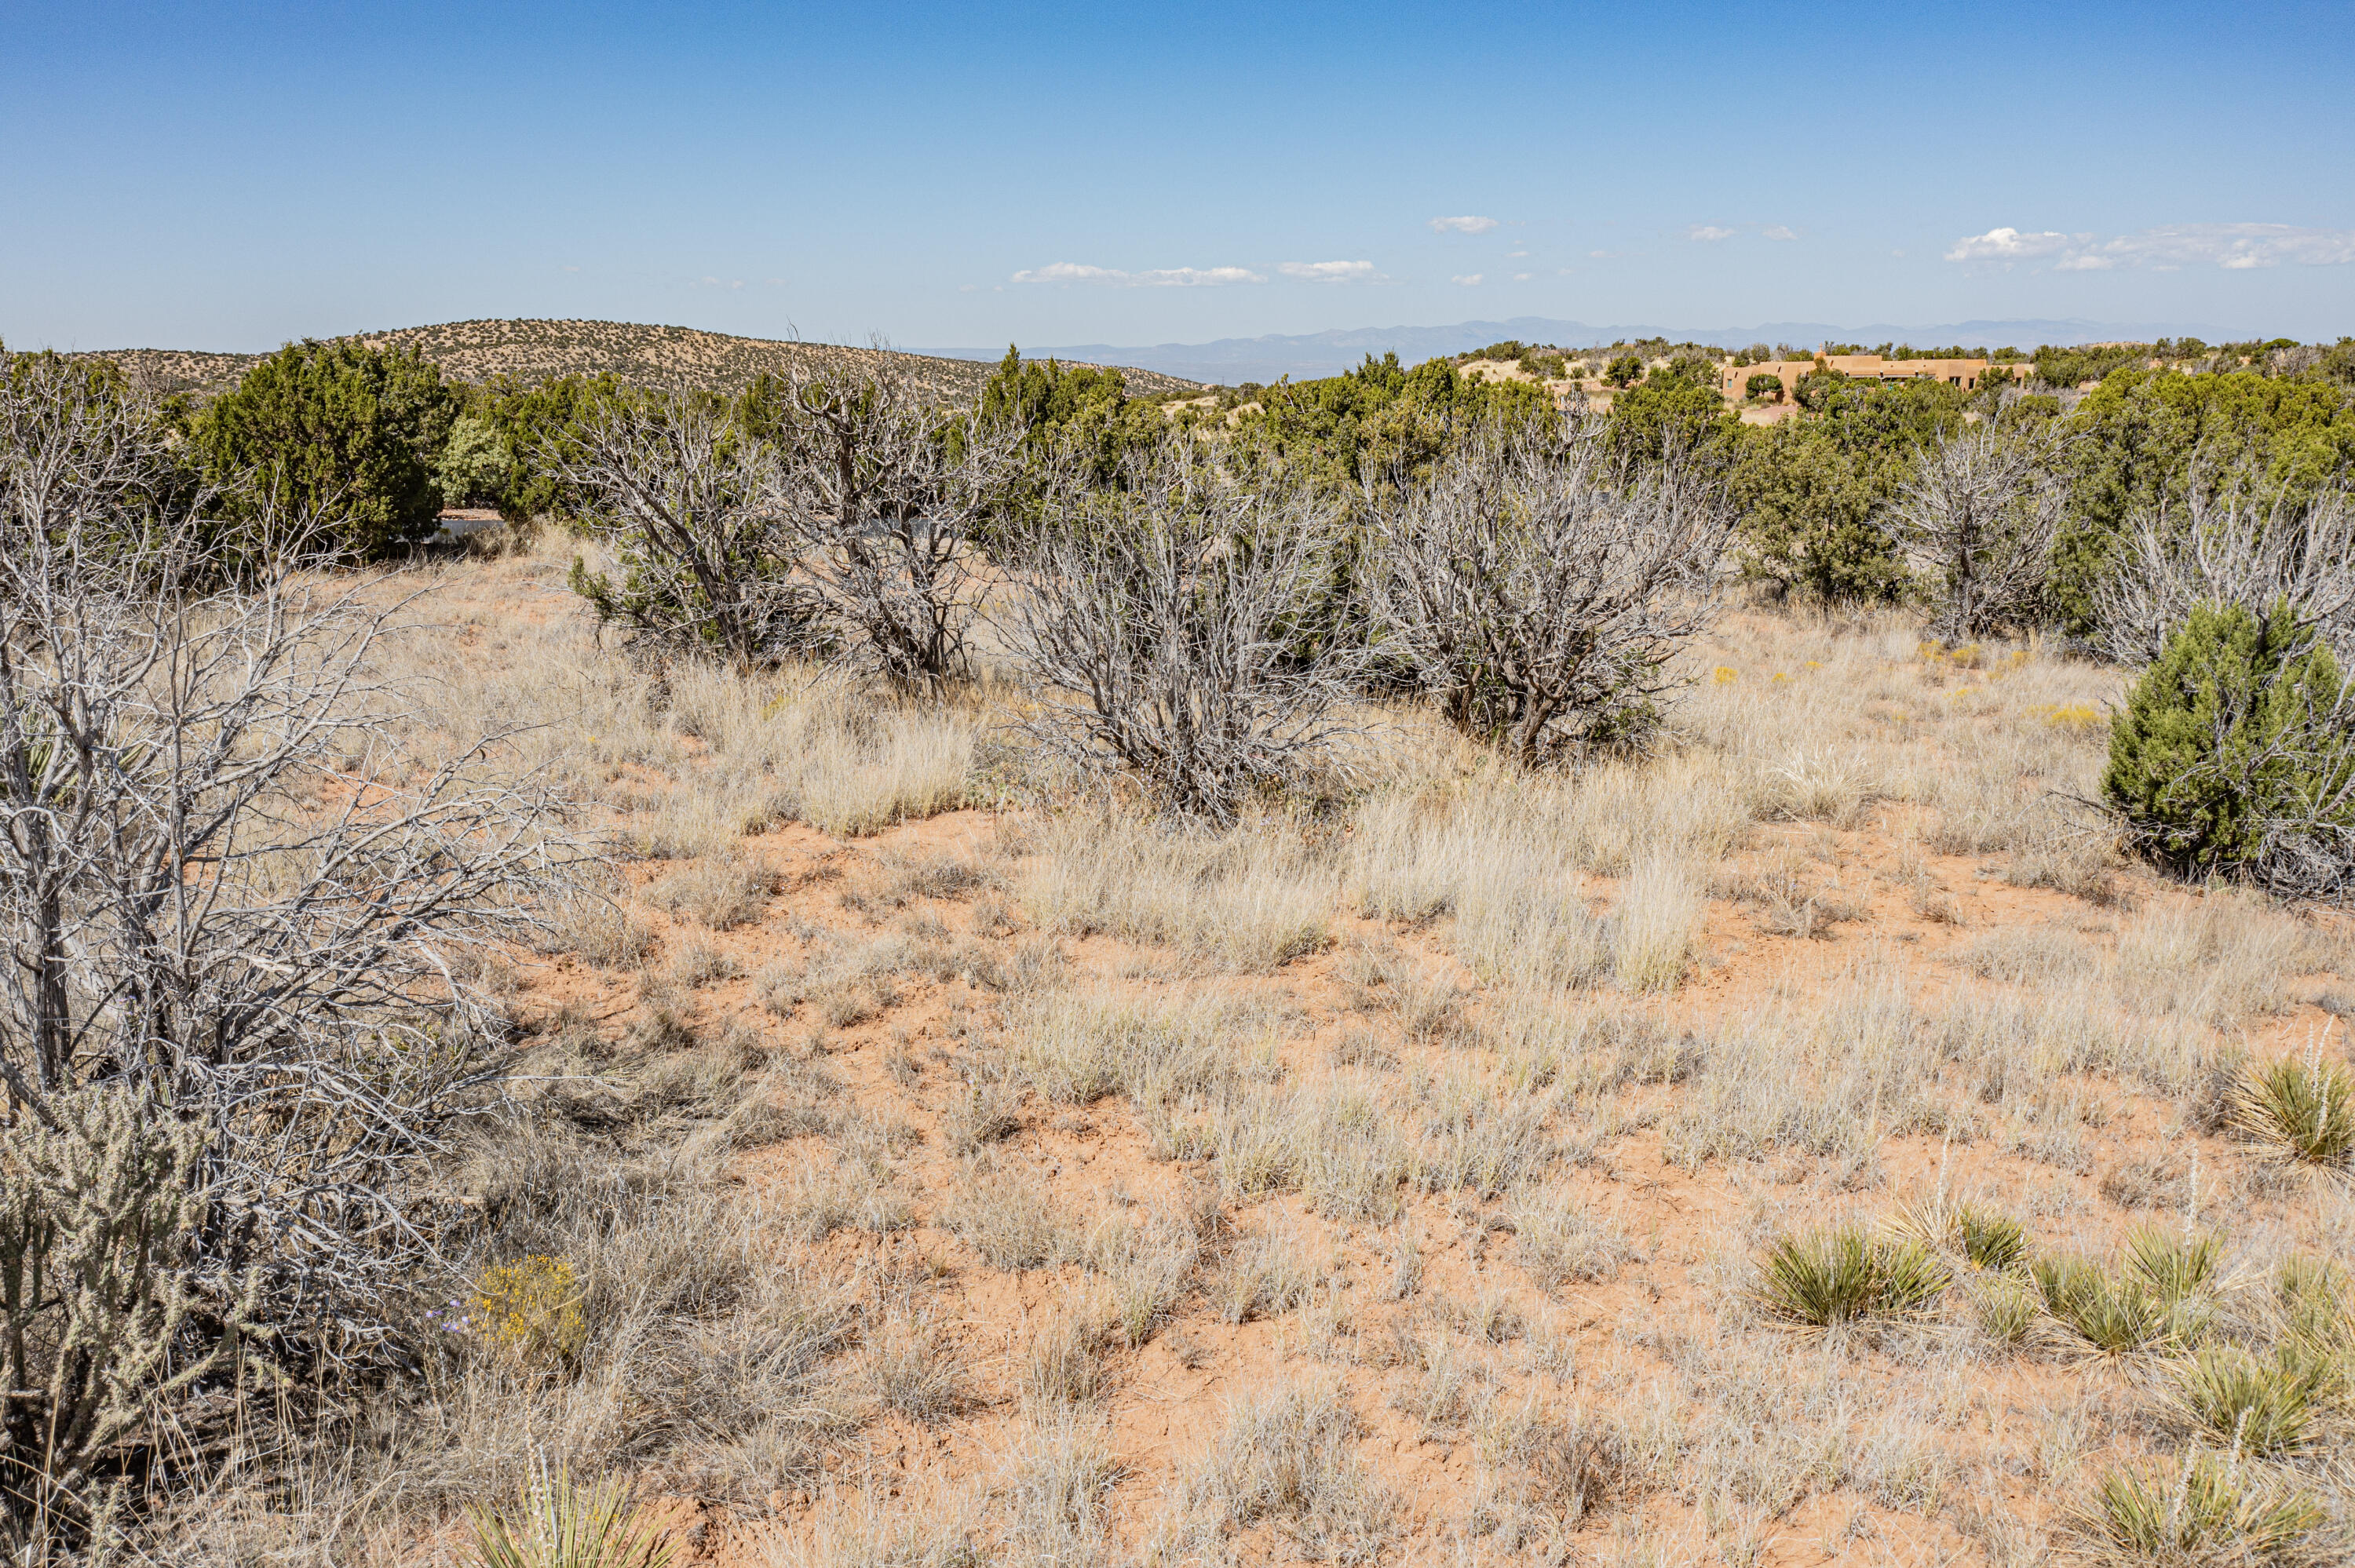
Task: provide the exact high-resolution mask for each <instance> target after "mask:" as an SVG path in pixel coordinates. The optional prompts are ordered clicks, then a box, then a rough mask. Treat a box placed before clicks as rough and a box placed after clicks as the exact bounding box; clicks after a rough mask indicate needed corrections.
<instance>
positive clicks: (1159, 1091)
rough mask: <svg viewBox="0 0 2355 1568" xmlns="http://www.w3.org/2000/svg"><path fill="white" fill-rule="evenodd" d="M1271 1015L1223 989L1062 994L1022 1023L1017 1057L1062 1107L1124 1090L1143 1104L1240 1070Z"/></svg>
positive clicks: (1179, 1096) (1207, 1085) (1205, 1087)
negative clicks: (1138, 995) (1136, 996)
mask: <svg viewBox="0 0 2355 1568" xmlns="http://www.w3.org/2000/svg"><path fill="white" fill-rule="evenodd" d="M1274 1024H1275V1021H1274V1020H1273V1018H1272V1017H1271V1016H1270V1015H1268V1014H1267V1013H1266V1012H1264V1011H1263V1009H1261V1008H1258V1007H1256V1006H1254V1005H1252V1003H1250V1002H1248V1001H1242V1000H1241V999H1239V998H1236V997H1233V996H1230V995H1226V994H1223V993H1220V992H1217V991H1193V992H1191V993H1186V994H1179V995H1175V996H1168V997H1162V998H1156V999H1154V1000H1152V1001H1113V1000H1109V999H1107V998H1104V997H1103V996H1102V995H1100V994H1082V993H1079V992H1062V993H1056V994H1051V995H1050V996H1049V997H1047V998H1045V999H1044V1000H1043V1001H1040V1002H1039V1004H1037V1005H1036V1006H1035V1007H1034V1008H1032V1009H1031V1010H1030V1012H1029V1013H1028V1017H1027V1018H1025V1019H1024V1020H1023V1021H1022V1023H1021V1025H1020V1027H1019V1029H1018V1034H1017V1039H1016V1044H1015V1047H1014V1053H1013V1059H1014V1062H1015V1064H1016V1065H1018V1067H1019V1068H1020V1069H1021V1071H1022V1073H1023V1075H1024V1076H1025V1077H1026V1078H1027V1079H1028V1081H1029V1083H1030V1086H1032V1087H1033V1088H1034V1089H1036V1090H1037V1091H1038V1092H1039V1094H1041V1095H1043V1096H1045V1097H1047V1098H1048V1099H1050V1100H1052V1101H1056V1102H1058V1103H1060V1104H1064V1105H1082V1106H1083V1105H1089V1104H1092V1103H1093V1102H1094V1101H1096V1100H1100V1099H1102V1098H1103V1097H1105V1096H1106V1095H1114V1094H1117V1095H1121V1096H1123V1097H1125V1098H1126V1099H1127V1100H1128V1101H1129V1103H1130V1104H1131V1105H1132V1106H1133V1107H1135V1108H1137V1109H1138V1110H1140V1111H1146V1110H1156V1109H1160V1108H1162V1107H1169V1106H1174V1105H1177V1104H1179V1103H1181V1102H1185V1101H1188V1100H1192V1099H1196V1098H1199V1097H1201V1096H1204V1095H1207V1094H1209V1092H1210V1091H1211V1090H1213V1089H1214V1088H1217V1087H1218V1086H1220V1085H1221V1084H1223V1083H1225V1082H1226V1081H1227V1080H1228V1079H1230V1078H1231V1077H1233V1076H1234V1075H1236V1074H1237V1073H1238V1072H1239V1071H1240V1069H1241V1065H1242V1063H1243V1061H1244V1059H1245V1056H1246V1054H1248V1052H1249V1050H1250V1049H1251V1048H1252V1046H1253V1045H1256V1044H1263V1043H1264V1042H1265V1041H1266V1040H1267V1038H1268V1036H1269V1034H1270V1032H1271V1031H1272V1030H1273V1027H1274Z"/></svg>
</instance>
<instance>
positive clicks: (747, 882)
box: [639, 860, 776, 931]
mask: <svg viewBox="0 0 2355 1568" xmlns="http://www.w3.org/2000/svg"><path fill="white" fill-rule="evenodd" d="M775 892H776V873H775V872H774V871H773V870H772V869H771V868H770V867H769V866H768V865H766V864H765V863H762V862H760V861H757V860H732V861H709V860H706V861H698V862H696V863H694V864H692V865H688V866H686V867H683V868H681V869H680V870H677V871H674V872H672V873H671V874H669V875H667V876H665V877H662V878H660V879H658V880H657V881H655V882H652V883H649V884H648V885H646V887H645V889H644V890H643V892H641V894H640V895H639V896H641V897H643V898H644V899H645V901H646V902H647V903H649V904H651V905H653V906H655V908H657V909H664V910H667V911H669V912H670V913H671V914H673V915H681V916H686V917H687V918H688V919H690V920H693V921H695V922H696V923H697V924H698V925H700V926H703V927H707V928H709V929H710V930H714V931H727V930H731V929H733V928H734V927H738V926H741V925H743V924H745V923H746V922H747V921H750V920H753V919H757V918H758V917H759V916H760V914H761V911H762V909H763V908H765V907H767V905H768V901H769V898H770V896H771V895H773V894H774V893H775Z"/></svg>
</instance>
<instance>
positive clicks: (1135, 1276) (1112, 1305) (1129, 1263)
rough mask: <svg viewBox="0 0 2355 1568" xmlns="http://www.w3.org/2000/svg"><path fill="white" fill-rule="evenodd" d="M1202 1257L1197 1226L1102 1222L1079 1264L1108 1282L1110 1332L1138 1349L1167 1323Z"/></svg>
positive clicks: (1162, 1219)
mask: <svg viewBox="0 0 2355 1568" xmlns="http://www.w3.org/2000/svg"><path fill="white" fill-rule="evenodd" d="M1201 1255H1202V1235H1201V1234H1200V1232H1199V1229H1198V1228H1197V1227H1196V1226H1195V1225H1194V1224H1188V1223H1185V1222H1182V1221H1180V1220H1177V1219H1174V1218H1172V1217H1170V1216H1168V1215H1156V1216H1155V1217H1154V1218H1153V1219H1152V1220H1150V1221H1147V1222H1146V1223H1145V1224H1139V1225H1131V1224H1126V1223H1124V1222H1120V1221H1113V1220H1108V1221H1107V1222H1105V1223H1104V1224H1100V1225H1099V1226H1098V1227H1097V1228H1096V1229H1095V1230H1094V1231H1093V1232H1092V1233H1091V1234H1089V1236H1088V1237H1087V1240H1086V1242H1085V1244H1084V1245H1083V1246H1082V1251H1081V1261H1082V1263H1084V1264H1086V1266H1088V1267H1089V1268H1090V1269H1092V1270H1093V1271H1094V1272H1095V1273H1096V1275H1097V1276H1098V1277H1101V1278H1102V1279H1103V1282H1104V1289H1105V1291H1106V1294H1107V1308H1106V1309H1107V1311H1108V1313H1109V1315H1110V1323H1109V1326H1108V1329H1109V1331H1116V1332H1117V1333H1118V1334H1119V1336H1120V1339H1121V1340H1122V1342H1123V1343H1124V1344H1126V1345H1128V1346H1129V1347H1130V1348H1132V1349H1134V1348H1135V1347H1136V1346H1138V1345H1142V1344H1144V1343H1146V1341H1147V1340H1151V1339H1152V1338H1153V1336H1154V1333H1155V1332H1156V1330H1158V1329H1159V1328H1160V1327H1161V1325H1162V1324H1163V1323H1164V1322H1165V1321H1167V1319H1168V1317H1169V1314H1170V1312H1171V1311H1172V1309H1174V1308H1176V1306H1177V1303H1178V1301H1179V1300H1180V1299H1181V1298H1183V1297H1184V1296H1185V1294H1186V1291H1187V1289H1188V1287H1189V1285H1190V1284H1191V1283H1192V1281H1193V1278H1194V1271H1195V1266H1196V1265H1197V1264H1198V1263H1199V1260H1200V1258H1201Z"/></svg>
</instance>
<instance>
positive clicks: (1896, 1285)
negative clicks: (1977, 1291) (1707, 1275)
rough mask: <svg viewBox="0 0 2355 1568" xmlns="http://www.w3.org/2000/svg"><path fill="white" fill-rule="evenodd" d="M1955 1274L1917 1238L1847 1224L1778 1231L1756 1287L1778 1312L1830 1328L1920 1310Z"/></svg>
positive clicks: (1758, 1294) (1770, 1309)
mask: <svg viewBox="0 0 2355 1568" xmlns="http://www.w3.org/2000/svg"><path fill="white" fill-rule="evenodd" d="M1947 1283H1948V1275H1947V1273H1946V1269H1945V1265H1943V1264H1941V1263H1940V1262H1939V1261H1938V1259H1937V1257H1936V1256H1935V1255H1934V1254H1933V1253H1932V1252H1931V1251H1930V1250H1929V1249H1928V1248H1927V1247H1925V1246H1923V1245H1922V1244H1921V1243H1919V1242H1917V1241H1913V1240H1910V1239H1904V1238H1899V1237H1892V1236H1876V1235H1874V1234H1872V1233H1871V1232H1870V1231H1867V1230H1865V1229H1863V1228H1862V1227H1860V1226H1856V1225H1843V1226H1838V1227H1835V1228H1833V1229H1830V1230H1825V1231H1817V1232H1813V1233H1810V1234H1804V1235H1796V1236H1779V1237H1777V1238H1775V1240H1774V1244H1773V1245H1770V1246H1769V1247H1768V1248H1767V1249H1766V1253H1765V1255H1764V1257H1762V1258H1760V1259H1759V1263H1758V1284H1757V1286H1756V1287H1755V1288H1754V1294H1755V1297H1756V1298H1757V1300H1758V1303H1759V1305H1760V1306H1762V1307H1763V1308H1765V1309H1766V1311H1768V1312H1769V1313H1771V1314H1773V1315H1774V1316H1775V1317H1777V1318H1782V1319H1787V1320H1789V1321H1792V1322H1796V1323H1806V1324H1808V1325H1811V1326H1813V1327H1816V1328H1819V1329H1828V1328H1833V1327H1836V1326H1838V1325H1839V1324H1841V1323H1846V1322H1849V1321H1851V1320H1853V1319H1859V1318H1875V1317H1898V1316H1902V1315H1904V1314H1906V1313H1909V1312H1918V1311H1921V1310H1922V1309H1923V1308H1927V1307H1928V1306H1930V1305H1931V1304H1932V1303H1933V1302H1934V1301H1936V1300H1937V1298H1939V1296H1940V1295H1941V1294H1942V1293H1944V1291H1945V1288H1946V1285H1947Z"/></svg>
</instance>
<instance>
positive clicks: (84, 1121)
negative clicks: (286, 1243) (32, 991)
mask: <svg viewBox="0 0 2355 1568" xmlns="http://www.w3.org/2000/svg"><path fill="white" fill-rule="evenodd" d="M204 1145H205V1138H204V1134H203V1131H202V1129H201V1128H197V1127H195V1126H192V1125H190V1124H188V1123H186V1122H183V1121H179V1120H177V1119H176V1118H173V1117H172V1116H171V1115H170V1114H169V1113H167V1112H163V1111H159V1110H158V1109H157V1108H155V1107H152V1106H150V1105H148V1104H146V1103H145V1102H144V1100H143V1099H142V1098H141V1097H139V1096H138V1095H136V1094H134V1093H130V1092H125V1091H123V1090H120V1089H109V1088H100V1089H83V1090H77V1091H73V1092H70V1093H67V1094H61V1095H55V1096H51V1097H49V1098H48V1100H47V1101H46V1102H44V1103H43V1104H42V1105H41V1106H39V1107H37V1114H36V1112H35V1109H27V1111H25V1112H22V1113H20V1114H19V1116H18V1117H17V1118H16V1121H15V1123H14V1124H13V1125H11V1126H9V1127H8V1128H6V1130H5V1134H0V1327H5V1334H0V1368H5V1377H6V1379H7V1381H6V1383H5V1387H6V1388H7V1389H8V1390H10V1391H11V1393H10V1394H9V1400H8V1406H7V1419H6V1422H5V1427H0V1497H5V1499H6V1502H5V1512H6V1513H7V1514H8V1515H10V1516H11V1518H10V1523H11V1524H13V1525H14V1526H15V1527H16V1531H17V1532H18V1534H19V1536H20V1541H21V1542H22V1543H24V1544H27V1545H45V1544H46V1543H48V1542H50V1541H52V1540H54V1539H56V1538H58V1537H59V1536H61V1535H70V1534H71V1533H73V1532H74V1531H78V1530H79V1529H80V1528H81V1527H82V1526H84V1525H86V1524H88V1523H89V1522H91V1520H92V1519H93V1518H94V1517H95V1516H96V1515H97V1514H98V1513H99V1512H100V1499H97V1498H96V1497H95V1496H94V1495H93V1494H92V1489H91V1467H92V1466H93V1464H94V1463H95V1462H97V1461H98V1460H100V1459H101V1458H102V1457H104V1456H105V1455H106V1454H107V1452H108V1451H109V1450H110V1449H112V1447H113V1446H115V1445H116V1444H118V1443H120V1442H121V1441H123V1439H124V1438H125V1437H127V1436H130V1435H131V1434H132V1433H133V1431H134V1430H135V1429H136V1428H138V1427H139V1426H140V1425H142V1424H143V1423H144V1422H145V1420H146V1419H147V1417H148V1414H149V1412H150V1410H151V1408H152V1407H153V1404H154V1403H155V1402H161V1401H168V1400H170V1399H172V1398H175V1397H176V1396H177V1395H179V1394H180V1393H184V1392H186V1390H188V1389H189V1388H191V1387H193V1386H195V1385H196V1384H197V1383H202V1382H204V1381H206V1380H208V1379H212V1378H216V1377H218V1376H219V1375H221V1374H222V1373H223V1372H224V1371H225V1370H226V1369H229V1367H231V1366H232V1365H233V1363H234V1361H235V1358H236V1356H237V1353H238V1350H239V1344H240V1331H241V1330H243V1328H244V1326H245V1323H246V1320H247V1319H249V1318H250V1315H251V1312H252V1309H253V1305H254V1303H253V1296H254V1292H255V1290H256V1289H257V1288H258V1286H257V1284H256V1282H255V1281H254V1280H253V1279H249V1280H248V1281H247V1286H246V1290H245V1292H244V1296H243V1298H242V1299H241V1300H239V1301H236V1302H233V1303H220V1302H208V1303H206V1304H205V1307H206V1312H205V1316H206V1317H207V1319H208V1327H210V1328H212V1329H213V1330H216V1331H212V1332H208V1333H206V1334H204V1335H202V1336H194V1337H192V1336H191V1335H190V1334H189V1333H188V1332H187V1330H189V1329H190V1328H191V1327H192V1325H191V1323H190V1320H189V1319H190V1312H191V1308H192V1307H193V1306H194V1305H195V1302H194V1301H193V1300H192V1297H191V1293H190V1291H189V1290H188V1288H187V1287H186V1284H185V1283H184V1281H183V1278H182V1273H181V1266H182V1265H184V1264H185V1262H186V1257H187V1255H188V1251H189V1244H190V1241H191V1238H192V1236H193V1234H194V1233H195V1232H196V1230H197V1227H198V1226H199V1225H200V1224H202V1222H203V1218H204V1204H203V1201H202V1199H201V1198H200V1197H199V1196H197V1191H198V1183H197V1167H198V1164H199V1161H200V1160H201V1157H202V1153H203V1150H204ZM224 1308H226V1310H224ZM224 1327H225V1328H226V1330H227V1332H225V1333H223V1332H218V1329H219V1328H224Z"/></svg>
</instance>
